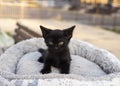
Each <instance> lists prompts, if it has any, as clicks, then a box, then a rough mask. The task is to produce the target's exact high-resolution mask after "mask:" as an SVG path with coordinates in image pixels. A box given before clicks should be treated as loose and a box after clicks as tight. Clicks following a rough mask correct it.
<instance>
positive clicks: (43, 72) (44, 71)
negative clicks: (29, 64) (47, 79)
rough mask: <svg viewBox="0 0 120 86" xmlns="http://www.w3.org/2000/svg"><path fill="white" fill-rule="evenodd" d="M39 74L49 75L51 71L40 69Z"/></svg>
mask: <svg viewBox="0 0 120 86" xmlns="http://www.w3.org/2000/svg"><path fill="white" fill-rule="evenodd" d="M40 72H41V73H42V74H47V73H50V72H51V70H50V69H42V70H41V71H40Z"/></svg>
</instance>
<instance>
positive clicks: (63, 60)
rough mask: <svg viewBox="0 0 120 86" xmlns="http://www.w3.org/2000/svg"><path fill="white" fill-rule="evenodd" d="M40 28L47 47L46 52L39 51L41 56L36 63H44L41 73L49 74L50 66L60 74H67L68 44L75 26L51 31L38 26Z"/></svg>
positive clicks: (68, 68) (68, 63) (68, 61)
mask: <svg viewBox="0 0 120 86" xmlns="http://www.w3.org/2000/svg"><path fill="white" fill-rule="evenodd" d="M40 28H41V31H42V34H43V38H44V40H45V43H46V45H47V47H48V49H47V50H43V49H39V52H41V53H42V54H43V56H42V57H40V58H39V59H38V61H39V62H44V67H43V69H42V70H41V73H42V74H45V73H50V72H51V66H54V67H57V68H59V69H60V73H65V74H69V70H70V61H71V57H70V52H69V48H68V43H69V41H70V39H71V37H72V33H73V29H74V28H75V26H72V27H70V28H68V29H65V30H51V29H48V28H45V27H43V26H40Z"/></svg>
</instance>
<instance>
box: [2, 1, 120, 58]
mask: <svg viewBox="0 0 120 86" xmlns="http://www.w3.org/2000/svg"><path fill="white" fill-rule="evenodd" d="M39 25H43V26H45V27H48V28H51V29H65V28H68V27H71V26H72V25H76V29H75V31H74V36H73V38H75V39H78V40H82V41H85V42H89V43H92V44H93V45H95V46H97V47H99V48H104V49H107V50H108V51H110V52H111V53H113V54H114V55H116V56H117V57H118V58H119V59H120V46H119V45H120V0H0V54H1V53H3V52H4V51H5V50H6V49H7V48H8V47H10V46H12V45H14V44H15V43H17V42H20V41H22V40H25V39H29V38H32V37H41V36H42V34H41V31H40V29H39Z"/></svg>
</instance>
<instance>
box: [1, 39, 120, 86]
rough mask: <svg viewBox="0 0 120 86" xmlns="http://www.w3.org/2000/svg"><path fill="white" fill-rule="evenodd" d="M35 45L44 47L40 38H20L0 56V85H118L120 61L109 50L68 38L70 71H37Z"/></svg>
mask: <svg viewBox="0 0 120 86" xmlns="http://www.w3.org/2000/svg"><path fill="white" fill-rule="evenodd" d="M39 48H44V49H46V48H47V47H46V45H45V43H44V40H43V39H42V38H33V39H29V40H25V41H22V42H20V43H18V44H16V45H14V46H12V47H11V48H9V49H8V50H7V51H6V52H5V53H4V54H3V55H1V57H0V86H120V61H119V60H118V59H117V58H116V57H115V56H114V55H113V54H111V53H110V52H108V51H106V50H104V49H100V48H97V47H95V46H93V45H91V44H89V43H86V42H83V41H79V40H75V39H72V40H71V42H70V44H69V48H70V52H71V57H72V62H71V68H70V74H59V72H58V69H56V68H54V67H52V73H50V74H44V75H42V74H40V72H39V71H40V70H41V69H42V67H43V64H42V63H39V62H38V61H37V59H38V58H39V57H40V56H41V53H39V52H37V50H38V49H39Z"/></svg>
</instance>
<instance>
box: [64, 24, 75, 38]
mask: <svg viewBox="0 0 120 86" xmlns="http://www.w3.org/2000/svg"><path fill="white" fill-rule="evenodd" d="M75 27H76V26H75V25H74V26H72V27H70V28H68V29H65V30H63V31H64V35H65V36H66V37H67V38H68V39H70V38H71V37H72V34H73V30H74V28H75Z"/></svg>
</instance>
